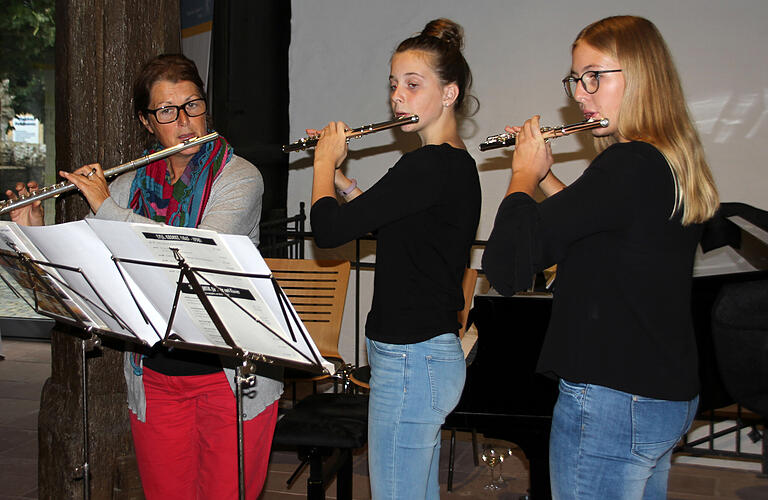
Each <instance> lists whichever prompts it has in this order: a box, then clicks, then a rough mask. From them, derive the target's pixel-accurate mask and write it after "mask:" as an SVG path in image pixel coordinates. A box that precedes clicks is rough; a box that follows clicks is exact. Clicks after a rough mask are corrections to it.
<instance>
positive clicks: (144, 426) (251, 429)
mask: <svg viewBox="0 0 768 500" xmlns="http://www.w3.org/2000/svg"><path fill="white" fill-rule="evenodd" d="M143 379H144V390H145V392H146V398H147V419H146V420H147V421H146V422H140V421H139V420H138V418H136V415H135V414H134V413H133V412H130V413H131V430H132V432H133V444H134V446H135V448H136V459H137V461H138V465H139V473H140V475H141V484H142V486H143V487H144V495H145V497H146V498H147V500H154V499H162V500H172V499H179V500H191V499H200V500H217V499H222V500H231V499H236V498H238V474H237V418H236V416H237V410H236V404H235V397H234V394H233V393H232V389H231V388H230V386H229V383H228V382H227V379H226V377H225V375H224V372H218V373H214V374H211V375H194V376H182V377H169V376H166V375H162V374H160V373H157V372H155V371H152V370H149V369H147V368H146V367H145V368H144V374H143ZM276 421H277V401H275V402H274V403H272V404H271V405H270V406H268V407H267V408H266V409H264V411H262V412H261V413H260V414H259V415H257V416H256V417H255V418H253V419H251V420H248V421H245V422H243V458H244V461H245V493H246V498H249V499H255V498H257V497H258V496H259V494H260V493H261V489H262V488H263V486H264V479H265V478H266V475H267V465H268V463H269V451H270V448H271V446H272V436H273V434H274V431H275V423H276Z"/></svg>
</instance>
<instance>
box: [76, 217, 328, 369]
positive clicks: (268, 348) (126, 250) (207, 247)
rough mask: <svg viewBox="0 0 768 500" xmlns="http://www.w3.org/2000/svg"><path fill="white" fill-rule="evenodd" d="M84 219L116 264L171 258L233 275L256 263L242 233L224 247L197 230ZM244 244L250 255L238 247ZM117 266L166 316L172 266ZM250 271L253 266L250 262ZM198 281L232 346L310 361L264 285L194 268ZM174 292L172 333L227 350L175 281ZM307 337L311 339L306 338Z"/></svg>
mask: <svg viewBox="0 0 768 500" xmlns="http://www.w3.org/2000/svg"><path fill="white" fill-rule="evenodd" d="M88 222H89V224H91V226H92V227H93V229H94V231H95V232H96V233H97V234H98V235H99V237H100V238H101V239H102V241H104V243H105V244H106V245H107V246H108V247H109V249H110V250H111V251H112V253H113V254H114V255H115V256H116V257H118V258H120V259H135V260H140V261H145V262H155V263H161V264H170V265H172V266H175V265H176V264H177V258H176V256H177V255H178V256H180V257H182V258H183V259H184V261H185V262H186V263H187V264H188V265H189V266H190V267H192V268H195V269H207V270H216V271H225V272H234V273H243V272H244V271H245V269H244V266H243V265H242V262H246V261H248V260H250V259H254V258H255V257H254V256H258V259H259V260H260V261H261V262H262V263H263V259H261V257H260V255H259V254H258V250H256V248H255V247H254V246H253V243H251V241H250V240H248V238H247V237H245V236H242V237H238V236H229V235H227V236H226V237H227V238H229V239H230V240H234V241H237V240H238V239H239V238H244V239H245V241H247V244H244V241H243V240H242V239H240V240H239V241H240V244H237V243H235V244H233V245H227V244H225V243H224V237H225V235H220V234H218V233H216V232H214V231H207V230H203V229H192V228H182V227H174V226H165V225H154V224H132V223H127V222H116V221H102V220H95V219H89V221H88ZM248 245H250V250H249V251H246V250H244V249H247V248H248ZM121 265H122V266H123V267H124V268H125V269H126V271H127V272H128V273H129V274H131V276H132V277H133V278H134V280H135V281H136V283H137V284H138V286H140V287H141V288H142V289H143V290H144V291H145V293H146V294H147V296H148V297H149V298H150V300H151V301H152V302H153V303H154V304H155V305H156V306H157V308H158V310H159V311H160V312H161V314H164V315H165V317H166V319H167V317H168V313H170V310H171V306H172V302H173V298H174V294H175V290H176V286H177V282H178V279H179V270H178V268H169V267H165V268H163V267H158V266H146V265H136V264H131V263H125V262H121ZM249 269H253V267H252V266H250V265H249ZM261 269H263V270H265V271H266V272H265V274H268V273H269V270H268V269H267V268H266V265H264V266H263V268H261ZM198 281H199V282H200V285H201V286H202V287H203V289H204V291H205V294H206V297H207V298H208V300H209V301H210V302H211V305H212V306H213V308H214V310H215V311H216V314H217V315H218V317H219V319H220V320H221V322H222V324H223V326H224V327H225V329H226V331H227V333H228V334H229V335H230V336H231V337H232V340H233V341H234V343H235V344H236V345H237V346H238V347H240V348H241V349H243V350H245V351H248V352H251V353H258V354H264V355H266V356H270V357H274V358H279V359H285V360H289V361H295V362H299V363H304V364H307V363H310V361H309V360H314V357H313V356H311V354H312V352H313V351H315V352H316V351H317V348H316V347H314V344H311V345H310V346H308V345H307V342H306V340H304V339H303V338H301V335H300V334H299V332H298V331H296V330H297V327H296V326H293V330H294V333H293V334H291V333H290V331H289V330H288V329H287V324H286V323H285V321H284V320H283V318H282V312H280V311H281V309H280V308H279V304H278V303H277V299H276V298H275V299H274V300H269V301H268V300H267V298H266V297H269V296H270V295H272V296H274V295H275V292H274V289H273V287H272V285H271V282H270V281H269V280H266V279H251V278H247V277H243V276H233V275H227V274H221V273H216V272H202V271H201V272H199V274H198ZM181 291H182V293H181V298H180V305H179V307H178V308H177V311H176V317H175V318H174V321H173V330H174V332H175V333H176V334H177V335H178V336H179V337H181V338H182V339H183V340H184V341H186V342H190V343H194V344H201V345H213V346H218V347H228V346H227V344H226V342H225V341H224V339H223V338H222V336H221V334H220V333H219V331H218V329H217V328H216V325H215V324H214V322H213V321H212V320H211V317H210V315H209V314H208V312H207V311H206V310H205V308H204V307H203V305H202V303H201V302H200V300H199V298H198V297H197V295H196V294H195V293H194V291H193V289H192V287H191V286H190V285H189V283H187V282H186V281H184V282H182V284H181ZM278 318H280V319H278ZM306 338H307V339H308V340H309V342H310V343H311V342H312V341H311V338H309V337H308V336H307V337H306ZM307 358H309V360H308V359H307ZM320 359H322V358H320Z"/></svg>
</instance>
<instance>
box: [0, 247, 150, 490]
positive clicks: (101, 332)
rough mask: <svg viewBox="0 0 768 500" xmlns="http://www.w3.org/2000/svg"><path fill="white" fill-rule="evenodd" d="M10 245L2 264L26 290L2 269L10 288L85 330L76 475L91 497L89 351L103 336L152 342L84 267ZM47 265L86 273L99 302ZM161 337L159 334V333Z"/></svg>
mask: <svg viewBox="0 0 768 500" xmlns="http://www.w3.org/2000/svg"><path fill="white" fill-rule="evenodd" d="M8 245H9V246H10V248H13V249H14V250H16V253H13V252H10V251H8V250H4V249H0V266H2V267H4V268H5V269H6V271H7V272H9V274H11V276H12V277H13V278H14V279H15V280H16V282H17V284H18V286H19V287H20V288H21V289H22V290H24V291H25V293H22V291H21V290H17V289H16V288H15V287H14V286H13V285H12V284H11V283H10V282H9V281H8V280H7V279H6V277H5V276H4V275H3V274H2V273H0V279H2V281H3V282H4V283H5V284H6V285H7V286H8V288H9V289H10V290H11V291H12V292H13V293H14V294H15V295H16V296H17V297H19V298H21V299H22V300H24V302H26V303H27V305H29V306H30V307H31V308H32V309H33V310H34V311H35V312H36V313H38V314H41V315H44V316H47V317H50V318H52V319H55V320H57V321H59V322H61V323H64V324H66V325H69V326H73V327H76V328H78V329H81V330H83V332H84V335H83V336H80V337H79V338H80V347H81V349H80V361H81V363H82V367H83V368H82V370H81V374H82V377H81V388H82V402H81V404H82V425H83V462H82V464H81V465H79V466H77V467H75V470H74V474H75V475H74V477H75V478H76V479H79V478H81V479H83V498H85V499H86V500H88V498H90V477H89V472H90V464H89V460H88V459H89V441H88V367H87V363H86V353H87V352H89V351H92V350H94V349H96V348H98V347H100V346H101V338H100V336H106V337H111V338H116V339H120V340H123V341H128V342H132V343H137V344H141V345H144V346H148V345H149V344H148V343H147V342H146V341H145V340H143V339H141V338H139V337H138V336H136V334H135V333H134V332H133V330H131V328H130V327H129V326H128V325H127V324H126V323H125V322H124V321H123V320H122V319H121V318H120V316H119V315H118V314H117V313H116V312H115V311H114V310H113V309H112V308H111V307H109V304H107V303H106V302H105V301H104V300H103V299H102V297H101V295H100V294H99V293H98V291H96V288H95V287H94V286H93V285H92V284H91V281H90V280H89V279H88V277H87V276H86V275H85V273H84V272H83V271H82V269H78V268H74V267H71V266H65V265H62V264H56V263H52V262H45V261H40V260H34V259H32V258H30V257H29V256H28V255H27V254H25V253H22V252H21V251H19V250H18V249H16V246H15V245H14V244H13V243H11V242H8ZM46 268H52V269H56V270H59V271H62V270H63V271H68V272H70V273H74V274H76V275H79V276H81V277H82V280H83V281H84V282H85V283H86V284H87V285H88V287H89V288H90V289H91V290H92V291H93V293H94V296H95V297H96V298H97V300H98V301H99V303H96V302H94V301H93V300H91V299H89V298H88V297H86V296H85V295H83V294H82V293H80V292H78V291H77V290H75V289H73V288H72V287H71V286H70V285H69V284H67V283H66V282H64V281H62V280H61V279H59V278H58V277H57V276H55V275H54V274H52V273H50V272H49V271H46ZM73 295H74V296H76V297H78V299H79V300H81V301H82V302H83V303H85V304H87V305H88V306H90V307H92V308H94V309H96V310H98V311H99V312H100V313H102V314H103V315H105V316H107V317H110V318H112V319H113V320H114V321H115V322H116V323H117V325H118V326H119V327H120V328H122V329H123V330H124V331H125V332H126V333H122V332H117V331H114V330H110V329H109V328H107V327H106V325H105V326H98V325H96V324H95V323H94V320H93V318H89V317H88V315H87V313H85V312H84V311H83V310H82V309H80V308H79V307H78V305H77V304H76V303H75V302H73V300H72V296H73ZM158 337H159V336H158Z"/></svg>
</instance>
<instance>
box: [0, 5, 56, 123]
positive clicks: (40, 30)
mask: <svg viewBox="0 0 768 500" xmlns="http://www.w3.org/2000/svg"><path fill="white" fill-rule="evenodd" d="M54 14H55V0H2V2H0V81H2V80H6V79H7V80H8V81H9V91H10V93H11V95H12V96H13V100H12V106H13V109H14V111H15V112H16V114H22V113H30V114H32V115H34V116H36V117H37V118H39V119H40V120H43V119H44V116H45V113H44V112H43V105H44V103H45V86H44V83H43V78H42V74H41V72H40V70H41V69H42V68H45V67H46V66H47V67H49V68H52V67H53V64H54V50H53V46H54V42H55V38H56V27H55V15H54Z"/></svg>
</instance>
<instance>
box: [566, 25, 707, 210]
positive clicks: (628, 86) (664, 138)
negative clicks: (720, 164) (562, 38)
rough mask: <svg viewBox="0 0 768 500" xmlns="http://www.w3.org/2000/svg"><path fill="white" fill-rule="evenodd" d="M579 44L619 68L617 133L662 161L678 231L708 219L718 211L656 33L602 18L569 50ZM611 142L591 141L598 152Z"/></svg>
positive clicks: (663, 46)
mask: <svg viewBox="0 0 768 500" xmlns="http://www.w3.org/2000/svg"><path fill="white" fill-rule="evenodd" d="M578 43H586V44H587V45H590V46H591V47H593V48H595V49H597V50H599V51H600V52H603V53H604V54H607V55H610V56H611V57H613V58H614V59H616V60H617V61H618V62H619V64H620V66H621V68H622V74H623V75H624V81H625V89H624V97H623V98H622V103H621V112H620V114H619V123H618V125H619V127H618V132H619V134H620V135H621V136H622V137H624V138H626V139H628V140H634V141H643V142H647V143H649V144H652V145H653V146H655V147H656V148H657V149H658V150H659V151H661V153H662V154H663V155H664V156H665V157H666V159H667V162H668V163H669V165H670V167H671V169H672V173H673V175H674V178H675V192H676V197H675V204H674V209H673V215H674V214H675V213H677V212H678V211H680V210H682V221H681V222H682V224H683V225H688V224H691V223H698V222H704V221H706V220H708V219H710V218H711V217H712V216H713V215H714V214H715V211H717V208H718V206H719V199H718V195H717V188H716V187H715V181H714V179H713V178H712V173H711V172H710V170H709V166H708V165H707V161H706V159H705V157H704V149H703V148H702V146H701V141H700V140H699V135H698V133H697V132H696V128H695V127H694V126H693V122H692V121H691V118H690V115H689V113H688V108H687V106H686V103H685V97H684V96H683V89H682V85H681V84H680V77H679V76H678V74H677V70H676V69H675V65H674V63H673V61H672V56H671V55H670V53H669V49H668V48H667V44H666V43H665V42H664V39H663V38H662V36H661V33H659V30H658V29H657V28H656V26H655V25H654V24H653V23H652V22H650V21H648V20H647V19H643V18H642V17H635V16H614V17H607V18H605V19H601V20H600V21H597V22H595V23H592V24H590V25H589V26H587V27H586V28H584V29H583V30H582V31H581V33H579V35H578V36H577V37H576V40H575V41H574V42H573V47H574V48H575V47H576V45H577V44H578ZM614 142H616V139H615V138H613V137H610V136H609V137H600V138H597V140H596V143H597V147H598V149H599V150H601V151H602V150H603V149H605V148H607V147H608V146H610V145H611V144H612V143H614Z"/></svg>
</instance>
